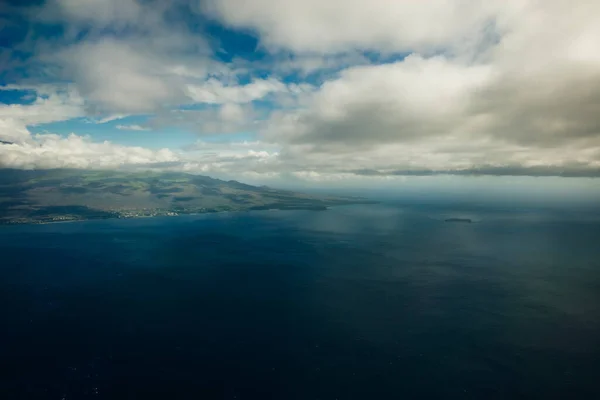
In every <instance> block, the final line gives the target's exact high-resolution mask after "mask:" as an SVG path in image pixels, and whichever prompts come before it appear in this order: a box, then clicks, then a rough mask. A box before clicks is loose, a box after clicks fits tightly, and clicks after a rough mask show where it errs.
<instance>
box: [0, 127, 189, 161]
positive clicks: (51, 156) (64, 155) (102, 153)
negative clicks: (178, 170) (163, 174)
mask: <svg viewBox="0 0 600 400" xmlns="http://www.w3.org/2000/svg"><path fill="white" fill-rule="evenodd" d="M174 161H178V158H177V155H176V154H175V153H173V152H172V151H171V150H168V149H162V150H156V151H155V150H150V149H145V148H143V147H133V146H120V145H116V144H113V143H110V142H102V143H95V142H93V141H92V140H91V139H90V138H87V137H82V136H77V135H75V134H71V135H70V136H68V137H61V136H58V135H53V134H44V135H35V136H32V137H31V139H30V140H28V141H27V142H23V143H20V144H16V143H15V144H0V167H3V168H21V169H39V168H42V169H43V168H84V169H101V168H118V167H122V166H128V165H136V164H141V165H146V164H151V163H162V162H174Z"/></svg>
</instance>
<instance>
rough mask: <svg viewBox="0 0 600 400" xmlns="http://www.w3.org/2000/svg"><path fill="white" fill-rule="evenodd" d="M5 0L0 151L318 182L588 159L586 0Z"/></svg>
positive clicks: (514, 177)
mask: <svg viewBox="0 0 600 400" xmlns="http://www.w3.org/2000/svg"><path fill="white" fill-rule="evenodd" d="M0 4H1V5H0V32H1V33H0V167H3V168H22V169H35V168H37V169H42V168H86V169H93V168H131V169H159V170H176V171H186V172H191V173H200V174H205V175H210V176H216V177H228V178H235V179H238V180H242V181H247V182H256V183H267V184H268V183H272V182H275V183H280V184H289V183H290V182H296V183H298V184H304V185H311V184H313V185H317V186H318V185H342V186H343V185H353V184H355V185H365V186H377V185H389V184H391V183H393V182H406V181H411V180H412V181H417V180H425V181H428V182H430V181H433V182H447V181H448V177H450V181H451V182H452V179H455V180H463V181H464V180H465V179H470V178H473V179H478V182H479V181H481V179H480V178H481V177H486V179H487V181H488V182H491V181H493V180H494V179H495V180H496V181H497V182H500V181H502V182H506V181H514V182H538V181H537V180H532V178H536V177H537V178H538V179H541V180H543V181H544V182H550V184H549V185H550V186H552V185H554V183H552V182H554V181H555V180H556V179H559V178H558V177H562V178H560V179H562V180H566V179H567V178H573V179H575V178H576V179H577V182H584V183H582V185H583V186H586V185H587V186H590V185H596V184H597V180H595V179H592V178H596V177H598V176H600V47H599V46H600V19H599V17H598V16H599V15H600V2H598V1H594V0H589V1H587V0H579V1H567V0H488V1H478V0H430V1H421V0H327V1H323V0H171V1H163V0H48V1H37V0H35V1H30V0H28V1H25V0H14V1H6V0H5V1H3V2H2V3H0ZM436 177H439V179H438V180H437V181H436ZM573 182H574V181H573ZM519 184H520V183H519ZM534 185H535V184H534ZM525 186H528V184H526V185H525Z"/></svg>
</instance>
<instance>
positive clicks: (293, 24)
mask: <svg viewBox="0 0 600 400" xmlns="http://www.w3.org/2000/svg"><path fill="white" fill-rule="evenodd" d="M200 3H201V5H202V6H201V8H202V9H203V10H204V11H205V12H207V13H208V14H209V15H211V16H214V17H217V18H219V19H220V20H221V21H223V22H224V23H226V24H229V25H231V26H234V27H238V28H251V29H254V30H256V31H257V32H258V33H259V34H260V37H261V40H262V41H263V42H264V43H265V44H266V45H267V46H270V47H274V48H287V49H290V50H292V51H296V52H320V53H338V52H344V51H348V50H355V49H363V50H367V49H376V50H382V51H421V52H422V51H433V50H438V49H442V48H448V47H451V46H454V45H457V44H460V42H462V41H464V40H467V39H469V38H470V37H471V36H474V35H477V36H478V35H479V34H480V32H481V30H482V29H483V28H485V26H486V24H489V23H490V21H492V19H493V18H494V17H495V16H496V15H497V14H498V13H499V12H502V11H503V10H504V9H505V8H510V6H511V5H512V3H513V1H510V0H509V1H486V2H482V1H478V0H457V1H447V0H432V1H428V2H423V1H421V0H397V1H393V0H353V1H346V0H328V1H322V0H302V1H298V0H255V1H245V0H209V1H203V2H200Z"/></svg>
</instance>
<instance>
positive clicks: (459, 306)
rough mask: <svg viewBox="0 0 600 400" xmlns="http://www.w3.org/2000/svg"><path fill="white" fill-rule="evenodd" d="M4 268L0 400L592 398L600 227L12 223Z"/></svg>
mask: <svg viewBox="0 0 600 400" xmlns="http://www.w3.org/2000/svg"><path fill="white" fill-rule="evenodd" d="M450 217H462V218H464V217H468V218H472V219H473V220H474V223H471V224H467V223H448V222H444V219H445V218H450ZM0 253H1V257H0V262H1V266H0V317H1V321H2V325H1V331H0V360H1V361H0V399H7V400H9V399H56V400H61V399H65V400H70V399H100V398H104V399H155V398H156V399H210V398H216V399H340V400H342V399H402V398H444V399H515V398H523V399H532V398H540V399H548V398H561V399H576V398H581V399H593V398H600V219H598V218H597V216H595V215H585V214H583V215H582V214H573V213H564V212H562V213H558V212H552V211H548V210H545V211H544V210H538V211H536V210H530V209H528V210H497V209H486V208H485V207H483V208H481V207H480V208H477V209H468V208H467V209H464V208H463V209H452V208H444V207H431V208H427V207H421V208H410V207H399V206H394V205H390V204H388V205H368V206H349V207H336V208H332V209H330V210H328V211H324V212H316V211H264V212H250V213H224V214H215V215H197V216H181V217H164V218H148V219H134V220H104V221H86V222H77V223H61V224H49V225H31V226H10V227H7V226H5V227H0Z"/></svg>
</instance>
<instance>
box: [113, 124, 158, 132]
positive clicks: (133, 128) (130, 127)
mask: <svg viewBox="0 0 600 400" xmlns="http://www.w3.org/2000/svg"><path fill="white" fill-rule="evenodd" d="M116 128H117V129H119V130H122V131H149V130H150V128H147V127H144V126H141V125H117V126H116Z"/></svg>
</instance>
